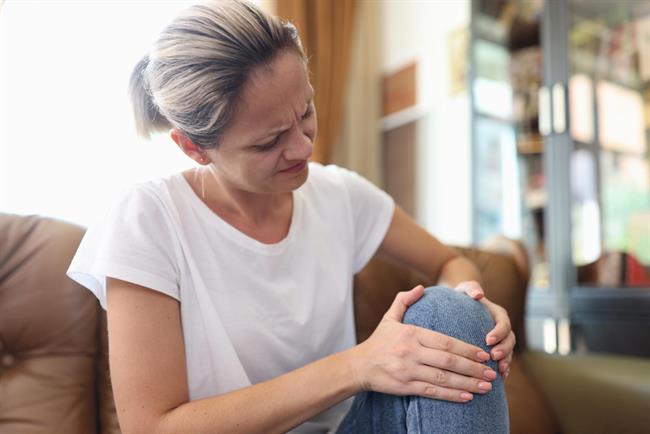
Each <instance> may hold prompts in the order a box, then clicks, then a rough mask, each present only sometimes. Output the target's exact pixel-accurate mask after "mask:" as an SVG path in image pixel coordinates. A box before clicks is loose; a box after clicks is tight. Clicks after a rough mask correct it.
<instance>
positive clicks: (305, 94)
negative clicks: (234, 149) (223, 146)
mask: <svg viewBox="0 0 650 434" xmlns="http://www.w3.org/2000/svg"><path fill="white" fill-rule="evenodd" d="M312 95H313V89H312V87H311V84H310V83H309V77H308V71H307V66H306V64H305V62H304V61H303V60H302V59H301V58H300V57H299V56H298V55H296V54H294V53H291V52H285V53H281V54H279V55H278V56H277V57H276V58H275V59H274V60H273V61H272V62H271V63H270V64H269V65H264V66H260V67H258V68H257V69H255V70H254V71H253V73H252V74H251V75H250V77H249V79H248V82H247V83H246V85H245V86H244V89H243V92H242V95H241V96H240V99H239V101H238V103H237V107H236V109H235V112H234V114H233V119H232V123H231V126H230V128H229V129H228V132H227V133H226V135H229V134H228V133H231V134H232V135H233V136H235V135H236V140H237V142H249V141H250V140H254V139H255V138H258V137H261V136H264V134H265V133H271V132H272V130H274V129H277V128H281V127H288V126H290V125H291V123H292V122H293V120H294V119H295V117H296V115H297V114H300V115H301V114H302V112H304V110H305V108H306V103H307V102H308V101H309V99H310V98H311V97H312Z"/></svg>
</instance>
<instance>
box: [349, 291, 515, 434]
mask: <svg viewBox="0 0 650 434" xmlns="http://www.w3.org/2000/svg"><path fill="white" fill-rule="evenodd" d="M403 322H404V323H405V324H415V325H417V326H420V327H425V328H428V329H431V330H435V331H437V332H440V333H443V334H446V335H448V336H453V337H455V338H458V339H460V340H463V341H465V342H468V343H471V344H473V345H476V346H478V347H481V348H483V349H484V350H485V351H488V352H489V350H490V347H488V346H487V345H486V344H485V337H486V335H487V333H488V332H489V331H490V330H491V329H492V328H493V327H494V321H493V320H492V317H491V316H490V314H489V313H488V312H487V310H486V309H485V307H484V306H483V305H482V304H481V303H479V302H477V301H475V300H473V299H472V298H470V297H469V296H468V295H465V294H464V293H459V292H456V291H454V290H453V289H450V288H445V287H431V288H427V289H426V291H425V294H424V295H423V296H422V298H421V299H420V300H418V301H417V302H416V303H415V304H413V305H412V306H410V307H409V309H408V310H407V312H406V314H405V316H404V321H403ZM487 364H488V365H489V366H490V367H491V368H492V369H494V370H495V371H496V372H497V379H496V380H494V381H493V382H492V390H491V391H490V392H488V393H486V394H484V395H481V394H479V393H475V394H474V399H473V400H471V401H469V402H467V403H455V402H448V401H439V400H434V399H429V398H423V397H418V396H395V395H387V394H384V393H377V392H364V393H360V394H358V395H357V396H356V397H355V400H354V403H353V405H352V408H351V409H350V411H349V413H348V414H347V415H346V416H345V418H344V419H343V421H342V422H341V425H340V426H339V429H338V431H337V434H369V433H390V434H393V433H395V434H400V433H417V434H420V433H441V434H442V433H444V434H460V433H468V434H469V433H472V434H476V433H489V434H500V433H507V432H508V406H507V402H506V395H505V390H504V387H503V379H502V378H501V375H500V374H498V368H497V363H496V362H494V361H491V360H490V361H489V362H487Z"/></svg>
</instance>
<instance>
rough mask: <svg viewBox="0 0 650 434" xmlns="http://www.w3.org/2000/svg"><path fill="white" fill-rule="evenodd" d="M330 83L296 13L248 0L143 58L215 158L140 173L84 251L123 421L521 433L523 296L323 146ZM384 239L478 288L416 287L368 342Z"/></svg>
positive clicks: (220, 8) (177, 124)
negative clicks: (359, 323)
mask: <svg viewBox="0 0 650 434" xmlns="http://www.w3.org/2000/svg"><path fill="white" fill-rule="evenodd" d="M313 92H314V91H313V89H312V87H311V85H310V83H309V79H308V70H307V61H306V58H305V55H304V53H303V51H302V48H301V45H300V42H299V39H298V36H297V34H296V31H295V28H294V27H293V26H291V25H290V24H287V23H283V22H282V21H280V20H279V19H278V18H276V17H272V16H269V15H267V14H265V13H264V12H262V11H261V10H259V9H257V8H256V7H255V6H253V5H251V4H248V3H245V2H240V1H223V2H212V3H207V4H205V5H202V6H195V7H193V8H190V9H188V10H187V11H186V12H184V13H183V14H182V15H180V16H179V17H178V18H177V19H176V20H174V22H173V23H172V24H170V25H169V26H168V27H167V28H166V29H165V30H164V31H163V32H162V34H161V36H160V38H159V39H158V41H157V42H156V44H155V45H154V47H153V49H152V51H151V53H150V55H149V56H147V57H145V58H144V59H143V60H142V61H141V62H140V63H139V64H138V65H137V66H136V69H135V71H134V74H133V76H132V79H131V94H132V97H133V101H134V107H135V113H136V120H137V124H138V127H139V131H140V132H141V133H142V134H144V135H148V134H149V133H150V132H152V131H171V133H170V135H171V138H172V139H173V141H174V142H175V143H176V144H177V145H178V146H179V148H180V149H181V150H182V151H183V152H184V153H185V154H186V155H187V156H189V157H190V158H192V159H193V160H194V161H196V162H197V163H198V164H199V167H198V168H197V169H196V170H191V171H187V172H184V173H181V174H177V175H172V176H170V177H167V178H164V179H159V180H155V181H151V182H147V183H142V184H139V185H136V186H134V187H133V188H132V189H130V190H129V191H128V192H127V193H126V194H125V195H124V197H123V198H122V200H121V201H120V202H119V203H118V204H116V205H115V206H114V208H113V209H112V211H111V212H110V213H109V214H108V216H107V217H106V219H105V220H104V221H103V223H101V224H98V225H96V226H93V227H91V228H90V229H89V230H88V232H87V234H86V236H85V237H84V239H83V241H82V243H81V245H80V247H79V251H78V252H77V255H76V256H75V258H74V260H73V262H72V264H71V266H70V269H69V275H70V276H71V277H72V278H74V279H76V280H77V281H79V282H80V283H82V284H84V285H85V286H87V287H88V288H89V289H91V290H92V291H93V292H94V293H95V294H96V295H97V297H98V298H99V299H100V302H101V303H102V305H103V306H104V307H105V308H106V309H107V313H108V332H109V348H110V367H111V377H112V382H113V389H114V392H115V402H116V407H117V412H118V418H119V421H120V425H121V428H122V431H123V433H124V434H131V433H145V432H146V433H209V432H210V433H212V432H225V433H244V432H246V433H250V432H260V433H271V432H287V431H289V430H292V429H294V428H295V432H335V431H336V430H338V432H341V433H343V432H350V433H352V432H354V433H364V432H407V431H408V432H465V431H463V430H470V431H471V432H476V431H477V429H483V430H487V431H490V432H505V431H507V410H506V406H505V397H504V393H503V384H502V381H501V377H499V376H498V374H497V372H496V370H498V371H499V372H500V373H502V374H504V375H507V372H508V371H507V370H508V365H509V363H510V360H511V357H512V349H513V346H514V335H513V334H512V331H511V329H510V323H509V321H508V318H507V314H506V313H505V311H504V310H503V309H502V308H500V307H498V306H496V305H494V304H493V303H491V302H489V301H488V300H487V299H486V298H485V297H483V292H482V289H481V288H480V285H479V284H478V283H477V281H478V280H479V277H480V276H479V275H478V272H477V270H476V269H475V268H474V267H473V266H472V265H471V263H470V262H468V261H467V260H465V259H463V258H461V257H459V256H458V255H457V254H456V253H454V251H453V250H451V249H450V248H448V247H446V246H444V245H442V244H441V243H440V242H438V241H437V240H436V239H435V238H433V237H432V236H430V235H429V234H427V233H426V232H425V231H424V230H423V229H422V228H420V227H418V226H417V225H416V224H415V223H413V222H412V221H411V220H410V219H409V218H408V217H407V216H406V215H405V213H404V212H403V211H402V210H400V209H399V207H396V206H395V205H394V203H393V201H392V199H391V198H390V197H389V196H388V195H387V194H386V193H384V192H382V191H381V190H379V189H377V188H376V187H374V186H373V185H372V184H370V183H369V182H368V181H366V180H364V179H363V178H361V177H359V176H358V175H356V174H354V173H352V172H350V171H347V170H344V169H341V168H338V167H336V166H327V167H323V166H321V165H318V164H313V163H307V161H308V159H309V157H310V155H311V152H312V145H313V141H314V138H315V136H316V113H315V111H314V104H313ZM153 158H155V156H154V157H153ZM375 253H377V254H380V255H383V256H384V257H387V258H390V259H393V260H396V261H399V262H401V263H402V264H404V265H406V266H409V267H412V268H414V269H416V270H419V271H421V272H423V273H425V274H426V275H427V276H429V277H431V278H432V279H435V280H437V281H439V282H441V284H445V285H447V286H450V287H456V288H457V289H458V290H459V291H464V292H465V293H467V295H466V294H461V293H460V292H454V291H452V290H449V289H445V288H432V289H430V290H427V294H426V295H424V296H423V294H424V293H425V291H424V288H422V287H421V286H418V287H416V288H413V289H411V290H410V291H408V292H403V293H400V294H399V295H398V296H397V297H396V298H395V301H394V303H393V305H392V306H391V308H390V309H389V311H388V312H387V313H386V315H385V317H384V320H383V321H382V322H381V324H379V326H378V327H377V329H376V331H375V332H374V333H373V335H372V336H371V337H370V338H369V339H368V340H366V341H365V342H364V343H362V344H359V345H355V338H354V327H353V313H352V312H353V308H352V277H353V275H354V273H356V272H358V271H360V270H361V269H362V268H363V266H364V265H365V264H366V263H367V262H368V260H369V259H370V258H371V257H372V256H373V255H374V254H375ZM468 295H469V296H468ZM418 300H419V302H418V303H416V301H418ZM478 300H480V301H478ZM409 306H411V307H409ZM407 309H408V312H407ZM405 312H406V317H405ZM488 312H489V313H488ZM459 318H460V319H461V320H462V321H461V322H460V323H459V322H458V321H451V319H456V320H457V319H459ZM402 320H404V322H406V323H408V324H405V323H404V322H402ZM463 321H464V322H463ZM495 323H496V325H495ZM459 324H464V325H463V326H459ZM446 332H448V333H446ZM451 334H454V336H456V338H452V337H450V336H448V335H451ZM486 335H487V337H486ZM472 339H473V340H474V341H475V342H474V343H468V342H465V341H469V340H472ZM487 345H490V346H493V347H492V348H491V349H490V348H489V347H488V346H487ZM485 350H489V351H490V352H491V354H488V353H487V352H486V351H485ZM490 359H492V360H490ZM486 362H487V364H486ZM497 363H498V369H497ZM488 365H490V366H492V367H493V368H495V369H492V368H491V367H490V366H488ZM492 383H493V384H494V386H493V385H492ZM491 389H492V390H491ZM355 395H356V400H355V401H354V404H353V405H352V406H351V402H350V400H349V399H348V398H350V397H353V396H355ZM344 416H346V417H345V419H344V420H343V421H342V422H341V420H342V419H343V418H344ZM296 427H297V428H296ZM477 427H478V428H477ZM417 430H420V431H417ZM470 431H467V432H470Z"/></svg>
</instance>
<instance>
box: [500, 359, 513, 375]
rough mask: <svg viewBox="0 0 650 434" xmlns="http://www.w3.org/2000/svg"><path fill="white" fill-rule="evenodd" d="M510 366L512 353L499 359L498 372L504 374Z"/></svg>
mask: <svg viewBox="0 0 650 434" xmlns="http://www.w3.org/2000/svg"><path fill="white" fill-rule="evenodd" d="M511 366H512V355H510V356H508V357H506V358H505V359H503V360H500V361H499V372H500V373H501V374H505V373H506V372H507V371H508V370H509V369H510V367H511Z"/></svg>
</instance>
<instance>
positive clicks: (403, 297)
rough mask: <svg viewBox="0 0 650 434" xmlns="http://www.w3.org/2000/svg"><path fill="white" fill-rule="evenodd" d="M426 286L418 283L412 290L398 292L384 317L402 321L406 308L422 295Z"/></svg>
mask: <svg viewBox="0 0 650 434" xmlns="http://www.w3.org/2000/svg"><path fill="white" fill-rule="evenodd" d="M422 294H424V286H422V285H418V286H416V287H415V288H413V289H411V290H410V291H403V292H400V293H398V294H397V296H396V297H395V300H394V301H393V304H391V306H390V308H388V311H387V312H386V314H385V315H384V319H388V320H393V321H399V322H402V318H404V313H405V312H406V309H408V307H409V306H410V305H412V304H413V303H415V302H416V301H418V300H419V299H420V297H422Z"/></svg>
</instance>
